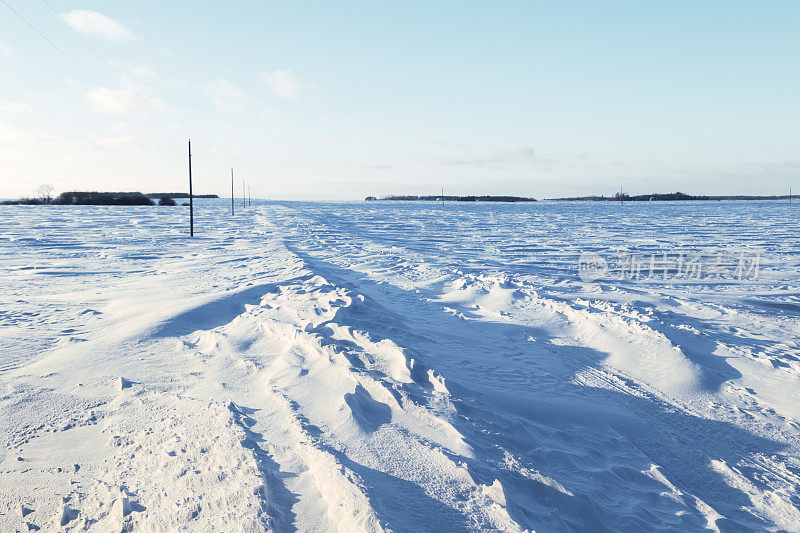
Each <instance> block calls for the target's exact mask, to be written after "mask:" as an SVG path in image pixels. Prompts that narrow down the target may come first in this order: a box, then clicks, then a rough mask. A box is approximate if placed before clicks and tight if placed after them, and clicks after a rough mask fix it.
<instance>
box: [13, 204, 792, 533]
mask: <svg viewBox="0 0 800 533" xmlns="http://www.w3.org/2000/svg"><path fill="white" fill-rule="evenodd" d="M798 209H800V206H798V205H797V204H795V205H792V206H790V205H788V204H784V203H778V202H771V203H769V202H765V203H759V202H744V203H734V202H725V203H711V202H705V203H681V204H671V205H670V204H659V205H652V204H637V205H630V204H629V205H622V206H619V205H616V204H613V205H609V204H559V203H550V204H548V203H537V204H533V205H531V204H526V205H483V204H470V205H465V204H446V205H444V206H441V205H433V204H426V205H419V204H402V203H400V204H394V203H393V204H391V205H386V204H375V203H370V204H315V203H262V204H259V205H257V206H255V207H254V208H252V209H250V210H248V211H240V212H239V213H237V214H236V216H235V217H231V216H230V215H229V214H228V213H227V211H226V207H225V206H224V202H221V201H220V202H213V201H208V202H205V203H204V204H202V205H200V207H199V208H198V209H197V215H196V220H197V224H198V231H197V237H196V238H195V239H193V240H190V239H188V238H187V237H186V235H185V228H184V222H185V217H186V213H185V210H183V209H180V208H169V207H164V208H157V207H142V208H138V207H133V208H118V207H66V206H59V207H56V206H52V207H26V206H10V207H2V208H0V215H2V216H0V269H1V270H0V272H2V286H1V287H0V530H2V531H14V530H27V529H29V528H30V529H35V528H40V529H42V530H58V529H63V530H68V531H73V530H96V531H112V530H139V531H175V530H191V531H261V530H275V531H292V530H300V531H309V530H315V531H348V532H350V531H379V530H394V531H453V530H456V531H461V530H499V531H523V530H537V531H565V530H566V531H653V530H659V529H660V530H665V529H666V530H669V529H673V530H680V531H701V530H713V531H732V530H740V529H745V530H787V531H798V530H800V510H799V507H800V497H798V486H799V485H800V456H799V455H798V451H799V450H800V448H799V447H798V443H799V439H798V437H799V436H800V425H798V419H799V418H800V406H798V403H799V402H798V398H800V394H798V393H800V381H799V380H798V376H800V351H799V350H798V338H800V318H799V315H800V269H799V268H798V266H799V264H798V257H799V255H798V245H799V244H800V242H798V241H800V238H798V233H797V215H798V213H800V211H798ZM613 246H639V247H642V248H644V249H647V248H648V247H651V248H653V249H661V248H670V247H690V248H691V247H695V248H703V247H714V246H720V247H727V248H729V247H734V246H743V247H757V248H759V249H761V250H762V251H763V253H764V255H763V265H762V272H761V275H760V277H759V279H757V280H748V281H744V282H730V281H714V280H702V281H696V280H695V281H686V282H678V281H667V282H665V281H658V282H656V281H652V282H650V281H641V282H631V281H599V282H596V283H584V282H581V281H580V279H579V278H578V276H577V268H576V262H577V258H578V256H579V255H580V253H581V252H582V251H587V250H589V251H597V250H605V249H608V248H610V247H613Z"/></svg>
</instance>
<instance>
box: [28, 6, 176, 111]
mask: <svg viewBox="0 0 800 533" xmlns="http://www.w3.org/2000/svg"><path fill="white" fill-rule="evenodd" d="M42 3H44V5H46V6H47V7H48V8H50V11H52V12H53V14H54V15H55V16H56V18H57V19H58V20H59V21H60V22H61V23H62V24H63V25H64V26H66V27H67V28H69V30H70V31H71V32H72V33H74V34H75V36H76V37H78V39H80V40H81V42H82V43H83V44H85V45H86V47H87V48H88V49H89V50H91V51H92V53H93V54H94V55H95V56H97V58H98V59H100V61H102V62H103V64H105V66H106V67H108V69H109V70H110V71H111V72H113V73H114V74H115V75H116V76H117V77H118V78H119V79H120V81H125V76H124V75H123V74H122V73H121V72H120V71H118V70H117V69H116V68H115V67H114V66H113V65H112V64H111V62H110V61H108V60H106V58H105V57H103V55H102V54H101V53H100V52H98V51H97V49H96V48H95V47H94V46H92V44H91V43H90V42H89V41H87V40H86V39H85V38H84V37H83V35H81V34H80V32H79V31H77V30H76V29H75V28H73V27H72V26H71V25H70V24H69V23H68V22H67V21H66V20H64V17H62V16H61V15H60V14H59V13H58V11H56V10H55V8H54V7H53V6H52V5H50V3H49V2H48V1H47V0H42ZM130 89H131V91H132V92H133V93H134V94H136V96H138V97H139V98H140V99H141V100H142V102H147V97H146V96H145V95H143V94H142V93H140V92H139V91H137V90H136V88H135V87H133V86H131V87H130ZM156 115H157V116H158V117H159V118H160V119H161V120H163V121H164V122H165V123H167V124H169V120H168V119H167V118H165V117H164V116H163V115H161V113H158V112H156Z"/></svg>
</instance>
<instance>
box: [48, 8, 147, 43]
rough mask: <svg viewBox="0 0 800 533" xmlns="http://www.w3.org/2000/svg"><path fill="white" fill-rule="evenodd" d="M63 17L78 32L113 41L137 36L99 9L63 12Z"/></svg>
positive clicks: (126, 39) (127, 39)
mask: <svg viewBox="0 0 800 533" xmlns="http://www.w3.org/2000/svg"><path fill="white" fill-rule="evenodd" d="M61 18H63V19H64V21H66V23H67V24H69V25H70V26H72V28H73V29H74V30H75V31H77V32H78V33H84V34H87V35H94V36H96V37H102V38H104V39H110V40H112V41H130V40H132V39H134V38H135V36H134V35H133V32H131V30H129V29H128V28H126V27H125V26H123V25H122V24H120V23H119V22H117V21H116V20H114V19H112V18H110V17H107V16H105V15H103V14H102V13H98V12H97V11H90V10H88V9H76V10H74V11H70V12H69V13H63V14H62V15H61Z"/></svg>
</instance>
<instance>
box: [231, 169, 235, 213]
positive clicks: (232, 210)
mask: <svg viewBox="0 0 800 533" xmlns="http://www.w3.org/2000/svg"><path fill="white" fill-rule="evenodd" d="M235 214H236V213H234V209H233V169H231V216H233V215H235Z"/></svg>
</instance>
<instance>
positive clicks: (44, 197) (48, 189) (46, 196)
mask: <svg viewBox="0 0 800 533" xmlns="http://www.w3.org/2000/svg"><path fill="white" fill-rule="evenodd" d="M34 192H35V194H36V197H37V198H39V199H40V200H41V201H42V203H43V204H49V203H50V202H51V201H52V199H53V186H52V185H48V184H46V183H43V184H42V185H39V186H38V187H37V188H36V191H34Z"/></svg>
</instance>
